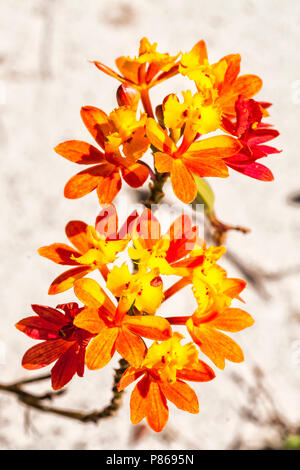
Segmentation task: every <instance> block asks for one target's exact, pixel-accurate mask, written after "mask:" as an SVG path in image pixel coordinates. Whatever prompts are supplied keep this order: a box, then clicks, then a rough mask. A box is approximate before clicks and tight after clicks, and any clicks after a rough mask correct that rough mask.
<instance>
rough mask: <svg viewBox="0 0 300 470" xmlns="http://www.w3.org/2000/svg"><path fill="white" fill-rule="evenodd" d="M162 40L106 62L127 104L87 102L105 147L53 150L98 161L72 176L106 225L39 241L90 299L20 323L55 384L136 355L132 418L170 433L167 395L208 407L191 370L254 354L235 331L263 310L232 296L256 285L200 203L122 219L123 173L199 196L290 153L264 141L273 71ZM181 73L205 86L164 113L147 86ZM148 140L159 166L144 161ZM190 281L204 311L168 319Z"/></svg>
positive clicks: (200, 377) (199, 378) (32, 355)
mask: <svg viewBox="0 0 300 470" xmlns="http://www.w3.org/2000/svg"><path fill="white" fill-rule="evenodd" d="M156 47H157V45H156V44H153V45H152V44H150V43H149V41H148V40H147V39H146V38H143V39H142V40H141V41H140V49H139V55H138V56H137V57H135V58H133V59H131V58H129V57H120V58H118V59H117V60H116V65H117V68H118V70H119V72H115V71H114V70H112V69H110V68H109V67H107V66H105V65H103V64H102V63H100V62H97V61H96V62H94V63H95V65H96V66H97V68H98V69H100V70H101V71H103V72H105V73H106V74H108V75H110V76H111V77H114V78H116V79H117V80H119V81H120V82H121V85H120V86H119V88H118V90H117V102H118V107H117V108H116V109H114V110H113V111H112V112H110V113H109V114H106V113H105V112H104V111H102V110H101V109H98V108H96V107H93V106H84V107H83V108H82V109H81V117H82V120H83V122H84V124H85V126H86V127H87V129H88V131H89V132H90V134H91V135H92V137H93V138H94V139H95V141H96V143H97V144H98V147H99V148H96V147H95V146H93V145H91V144H89V143H87V142H83V141H79V140H69V141H67V142H63V143H61V144H59V145H58V146H57V147H56V148H55V151H56V152H57V153H58V154H59V155H61V156H62V157H64V158H66V159H68V160H70V161H71V162H74V163H77V164H79V165H88V168H87V169H84V170H83V171H80V172H79V173H77V174H76V175H75V176H73V177H72V178H71V179H70V180H69V181H68V182H67V184H66V186H65V191H64V194H65V196H66V197H67V198H71V199H77V198H81V197H83V196H85V195H86V194H88V193H90V192H92V191H93V190H95V189H96V191H97V195H98V199H99V203H100V206H101V212H100V214H99V215H98V216H97V218H96V221H95V224H94V225H88V224H87V223H86V222H83V221H78V220H76V221H71V222H69V223H68V224H67V226H66V230H65V231H66V235H67V237H68V239H69V242H70V243H71V245H68V244H65V243H53V244H51V245H49V246H44V247H42V248H40V249H39V254H40V255H41V256H43V257H45V258H48V259H49V260H51V261H54V262H55V263H57V264H60V265H63V266H68V268H67V270H65V271H64V272H62V273H61V274H60V275H59V276H58V277H57V278H56V279H55V280H54V281H53V282H52V283H51V285H50V288H49V294H50V295H55V294H58V293H62V292H64V291H67V290H68V289H71V288H73V289H74V293H75V295H76V297H77V299H78V300H79V301H80V302H81V306H79V305H78V303H77V302H72V303H66V304H60V305H58V306H57V307H56V308H52V307H46V306H41V305H32V309H33V311H34V313H35V314H36V315H34V316H30V317H27V318H24V319H23V320H21V321H20V322H18V323H17V325H16V326H17V328H18V329H19V330H20V331H22V332H23V333H25V334H27V335H28V336H30V337H31V338H34V339H37V340H41V342H40V343H38V344H37V345H35V346H33V347H31V348H30V349H29V350H28V351H27V352H26V353H25V355H24V357H23V361H22V364H23V366H24V367H25V368H26V369H39V368H41V367H45V366H48V365H49V364H51V363H53V362H55V365H54V367H53V368H52V371H51V377H52V387H53V389H54V390H59V389H61V388H62V387H64V386H65V385H66V384H67V383H68V382H69V381H70V380H71V379H72V377H73V376H74V375H75V374H76V373H77V374H78V376H80V377H82V376H83V374H84V368H85V365H86V366H87V367H88V368H89V369H91V370H96V369H100V368H102V367H104V366H105V365H107V364H108V363H109V362H110V360H111V359H112V357H113V356H114V354H115V353H118V354H119V355H121V357H122V358H123V359H125V360H126V361H127V363H128V367H127V369H126V370H125V372H124V374H123V375H122V377H121V380H120V381H119V384H118V390H119V391H121V390H123V389H124V388H126V387H127V386H128V385H130V384H131V383H133V382H135V381H137V380H138V382H137V384H136V385H135V387H134V389H133V392H132V395H131V400H130V409H131V421H132V423H134V424H136V423H138V422H140V421H141V420H142V419H143V418H146V419H147V422H148V424H149V426H150V427H151V428H152V429H153V430H155V431H161V430H162V429H163V428H164V426H165V425H166V422H167V420H168V413H169V411H168V405H167V400H169V401H171V402H172V403H173V404H175V405H176V406H177V407H178V408H179V409H182V410H185V411H188V412H190V413H198V411H199V405H198V399H197V396H196V394H195V392H194V390H193V389H192V388H191V387H190V386H189V385H188V384H187V383H186V381H188V382H189V381H194V382H207V381H210V380H212V379H213V378H214V377H215V374H214V371H213V369H212V368H211V367H210V366H209V365H208V364H206V363H205V362H204V361H203V360H202V359H201V358H199V352H200V351H201V353H202V355H203V356H207V358H208V359H209V360H210V361H211V362H212V363H213V364H214V365H215V366H216V367H218V368H220V369H223V368H224V367H225V360H226V359H227V360H229V361H232V362H237V363H239V362H242V361H243V359H244V356H243V352H242V350H241V348H240V347H239V346H238V344H237V343H236V342H235V341H234V340H233V339H231V338H230V337H229V336H228V335H227V334H225V333H224V332H229V333H234V332H238V331H240V330H243V329H244V328H246V327H249V326H251V325H252V324H253V322H254V321H253V319H252V317H251V316H250V315H249V314H248V313H247V312H245V311H244V310H243V309H241V308H236V307H233V306H232V303H233V301H236V300H237V301H242V298H241V297H240V294H241V292H242V291H243V289H244V288H245V286H246V283H245V282H244V281H243V280H241V279H237V278H230V277H228V276H227V273H226V271H225V270H224V269H223V268H222V267H221V266H220V265H219V260H220V258H221V257H222V255H223V254H224V253H225V251H226V250H225V247H223V246H207V244H206V243H205V242H204V240H203V239H202V238H201V237H200V234H199V228H198V227H197V226H195V225H193V222H192V219H191V217H190V216H189V215H186V214H182V215H181V216H179V217H177V218H176V219H175V220H174V221H173V223H172V224H171V226H170V228H169V229H168V231H167V232H166V233H162V228H161V225H160V222H159V221H158V219H157V218H156V216H155V215H154V212H153V211H152V210H151V209H149V208H148V205H147V204H145V205H146V207H147V208H146V209H144V210H142V211H140V212H139V211H137V210H136V211H133V212H132V213H131V214H130V215H129V216H128V218H127V220H125V221H124V223H123V225H121V224H119V220H118V214H117V209H116V207H115V205H114V204H113V201H114V199H115V197H116V196H117V194H118V193H119V191H120V190H121V186H122V180H124V181H125V182H126V183H127V184H128V185H129V186H130V187H132V188H139V187H141V186H142V185H143V184H144V183H145V182H146V181H147V179H148V178H149V177H150V178H151V180H152V183H151V185H150V188H151V191H152V196H151V197H152V199H151V202H153V203H155V202H159V201H160V199H161V197H162V195H163V193H162V191H161V188H160V189H159V191H158V192H157V193H156V189H157V188H156V184H157V182H158V181H160V183H161V181H162V179H161V177H163V181H165V180H167V178H168V177H169V176H170V180H171V184H172V188H173V191H174V194H175V195H176V196H177V198H178V199H180V201H182V202H183V203H187V204H188V203H191V202H193V201H194V200H195V199H196V197H197V195H199V181H201V179H202V178H203V177H209V176H214V177H222V178H224V177H228V168H231V169H234V170H237V171H238V172H240V173H243V174H244V175H247V176H251V177H253V178H256V179H260V180H263V181H270V180H272V179H273V175H272V173H271V171H270V170H269V169H268V168H267V167H265V166H264V165H262V164H261V163H257V160H259V159H261V158H262V157H267V156H268V155H269V154H272V153H278V150H277V149H275V148H274V147H271V146H269V145H265V143H266V142H268V141H270V140H272V139H273V138H275V137H276V136H277V135H278V132H277V131H276V130H274V129H272V128H271V126H270V124H265V123H263V122H262V121H263V119H264V118H265V117H267V116H268V115H269V114H268V111H267V108H268V107H269V106H270V104H269V103H266V102H259V101H255V100H254V99H253V98H252V96H254V95H255V94H256V93H258V92H259V91H260V89H261V87H262V80H261V79H260V78H259V77H258V76H256V75H242V76H239V72H240V60H241V58H240V55H239V54H231V55H227V56H225V57H223V58H222V59H221V60H219V61H218V62H217V63H214V64H210V63H209V61H208V56H207V51H206V45H205V43H204V41H200V42H198V43H197V44H196V45H195V46H194V47H193V48H192V50H191V51H190V52H188V53H184V54H181V53H180V54H178V55H176V56H170V55H169V54H162V53H159V52H157V50H156ZM177 74H181V75H183V76H185V77H187V78H188V79H189V80H190V81H191V83H192V84H193V86H194V90H195V91H194V92H192V91H191V90H186V91H183V92H182V94H181V95H176V94H174V93H172V94H169V95H168V96H166V97H165V99H164V100H163V102H162V103H161V104H159V105H158V106H157V107H156V108H155V112H153V108H152V103H151V100H150V96H149V90H150V89H151V88H152V87H154V86H156V85H158V84H159V83H161V82H162V81H165V80H167V79H169V78H171V77H173V76H174V75H177ZM140 104H142V106H143V111H139V106H140ZM155 117H156V118H155ZM204 134H210V135H209V136H208V137H205V136H203V135H204ZM211 134H213V135H211ZM149 150H151V151H152V153H153V156H154V168H151V166H150V165H149V164H148V163H146V162H145V161H142V160H141V159H142V158H143V156H144V155H145V154H146V153H147V152H148V151H149ZM200 187H201V186H200ZM200 196H201V194H200ZM124 257H126V258H124ZM121 259H122V260H123V259H126V261H122V262H120V260H121ZM94 271H99V273H100V274H101V284H102V285H100V284H99V283H98V282H96V280H94V279H91V278H89V277H87V276H88V275H89V274H90V273H92V272H94ZM170 276H171V278H170ZM174 279H176V280H175V281H174ZM184 288H187V289H189V290H190V292H191V293H192V295H193V297H194V303H195V308H194V311H192V312H189V313H184V314H183V315H179V316H176V315H174V316H169V317H166V315H164V313H163V312H164V303H165V302H167V301H168V299H169V298H171V297H172V296H174V295H176V294H177V295H178V293H179V292H180V291H181V290H182V289H184ZM144 339H145V340H146V341H145V340H144ZM186 340H187V341H186ZM151 341H152V342H151Z"/></svg>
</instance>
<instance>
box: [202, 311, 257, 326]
mask: <svg viewBox="0 0 300 470" xmlns="http://www.w3.org/2000/svg"><path fill="white" fill-rule="evenodd" d="M253 323H254V320H253V318H252V317H251V315H249V313H247V312H245V311H244V310H242V309H240V308H228V309H226V310H224V311H223V312H222V313H220V314H219V315H218V316H217V317H216V318H215V319H214V320H213V321H212V322H211V325H212V326H214V327H215V328H218V329H220V330H223V331H231V332H236V331H241V330H244V329H245V328H248V327H249V326H251V325H253Z"/></svg>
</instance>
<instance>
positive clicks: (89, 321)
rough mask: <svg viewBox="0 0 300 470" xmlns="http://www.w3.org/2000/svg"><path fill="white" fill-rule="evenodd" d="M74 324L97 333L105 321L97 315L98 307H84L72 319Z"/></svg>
mask: <svg viewBox="0 0 300 470" xmlns="http://www.w3.org/2000/svg"><path fill="white" fill-rule="evenodd" d="M73 323H74V325H75V326H77V327H78V328H82V329H83V330H86V331H89V332H90V333H93V334H97V333H99V332H100V331H101V330H102V329H103V328H104V327H105V323H104V321H103V320H101V318H100V317H99V312H98V309H95V308H85V309H83V310H82V311H81V312H80V313H79V314H78V315H76V317H75V319H74V322H73Z"/></svg>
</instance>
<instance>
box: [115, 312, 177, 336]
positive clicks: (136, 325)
mask: <svg viewBox="0 0 300 470" xmlns="http://www.w3.org/2000/svg"><path fill="white" fill-rule="evenodd" d="M123 325H124V326H126V327H127V328H128V329H129V330H130V331H132V332H133V333H135V334H136V335H139V336H142V337H145V338H149V339H154V340H158V341H164V340H165V339H168V338H170V337H171V336H172V329H171V326H170V323H169V322H168V320H166V319H165V318H163V317H155V316H152V315H141V316H130V315H126V316H125V318H124V320H123Z"/></svg>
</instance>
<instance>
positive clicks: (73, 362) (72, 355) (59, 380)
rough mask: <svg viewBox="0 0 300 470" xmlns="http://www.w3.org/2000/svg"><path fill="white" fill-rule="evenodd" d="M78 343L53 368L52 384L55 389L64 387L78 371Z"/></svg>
mask: <svg viewBox="0 0 300 470" xmlns="http://www.w3.org/2000/svg"><path fill="white" fill-rule="evenodd" d="M77 359H78V345H77V344H73V346H71V347H70V348H69V349H68V350H67V351H66V352H65V353H64V354H63V355H62V356H60V358H59V359H58V361H57V362H56V364H55V365H54V367H53V368H52V370H51V384H52V388H53V389H54V390H60V389H61V388H63V387H64V386H65V385H66V384H67V383H68V382H70V380H71V379H72V377H73V376H74V375H75V374H76V371H77Z"/></svg>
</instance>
